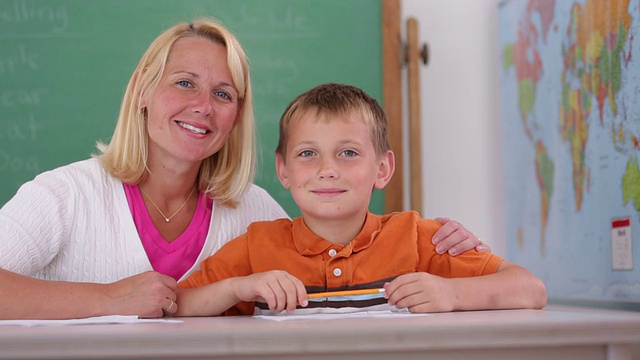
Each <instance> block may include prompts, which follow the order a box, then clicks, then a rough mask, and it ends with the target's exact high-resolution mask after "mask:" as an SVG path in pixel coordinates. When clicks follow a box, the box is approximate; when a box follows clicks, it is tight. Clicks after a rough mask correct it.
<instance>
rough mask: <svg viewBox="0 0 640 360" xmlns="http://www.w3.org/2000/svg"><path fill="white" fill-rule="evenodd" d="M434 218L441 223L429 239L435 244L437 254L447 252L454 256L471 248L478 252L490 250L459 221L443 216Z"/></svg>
mask: <svg viewBox="0 0 640 360" xmlns="http://www.w3.org/2000/svg"><path fill="white" fill-rule="evenodd" d="M435 220H436V221H438V222H439V223H441V224H442V227H441V228H440V229H438V231H436V233H435V234H433V238H432V239H431V241H432V243H433V245H436V252H437V253H438V254H444V253H446V252H448V253H449V255H451V256H456V255H459V254H462V253H463V252H466V251H469V250H472V249H476V251H478V252H491V248H490V247H489V245H487V244H485V243H483V242H482V240H480V238H478V237H477V236H475V235H473V233H472V232H471V231H469V230H467V229H466V228H465V227H464V226H463V225H462V224H460V223H459V222H457V221H455V220H450V219H449V218H445V217H438V218H435Z"/></svg>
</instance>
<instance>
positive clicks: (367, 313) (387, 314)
mask: <svg viewBox="0 0 640 360" xmlns="http://www.w3.org/2000/svg"><path fill="white" fill-rule="evenodd" d="M428 315H429V314H414V313H411V312H408V311H389V310H364V311H355V312H343V313H315V314H295V313H294V314H287V313H281V314H279V315H254V316H253V317H254V318H257V319H265V320H272V321H289V320H331V319H352V318H403V317H404V318H406V317H413V316H428Z"/></svg>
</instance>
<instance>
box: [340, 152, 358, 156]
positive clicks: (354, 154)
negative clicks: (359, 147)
mask: <svg viewBox="0 0 640 360" xmlns="http://www.w3.org/2000/svg"><path fill="white" fill-rule="evenodd" d="M342 155H344V156H346V157H354V156H357V155H358V153H357V152H355V151H353V150H344V151H343V152H342Z"/></svg>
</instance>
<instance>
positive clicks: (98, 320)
mask: <svg viewBox="0 0 640 360" xmlns="http://www.w3.org/2000/svg"><path fill="white" fill-rule="evenodd" d="M181 322H182V320H176V319H139V318H138V316H137V315H107V316H96V317H90V318H82V319H64V320H0V326H67V325H94V324H143V323H144V324H148V323H181Z"/></svg>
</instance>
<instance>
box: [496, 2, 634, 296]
mask: <svg viewBox="0 0 640 360" xmlns="http://www.w3.org/2000/svg"><path fill="white" fill-rule="evenodd" d="M639 3H640V0H583V1H579V0H571V1H569V0H529V1H523V0H510V1H503V2H501V3H500V6H499V33H500V39H499V46H500V49H501V55H502V56H501V60H502V64H501V66H502V72H501V75H502V78H501V87H502V98H501V100H502V124H503V126H502V129H503V134H502V140H503V144H502V145H503V154H504V156H503V173H504V181H505V199H506V200H505V212H506V219H505V220H506V224H507V229H506V236H507V242H508V246H507V249H508V255H507V258H508V259H509V260H511V261H514V262H516V263H518V264H521V265H523V266H525V267H527V268H528V269H530V270H531V271H533V272H534V273H535V274H536V275H538V276H539V277H541V278H542V279H543V281H545V284H546V285H547V291H548V295H549V298H550V299H565V300H567V299H568V300H572V299H574V300H588V301H610V302H611V301H613V302H621V303H626V302H631V303H640V270H639V269H638V267H636V266H634V265H635V264H634V261H635V262H637V259H638V258H639V256H640V244H639V241H640V231H638V225H639V224H640V165H639V162H638V157H639V155H640V43H638V41H637V40H636V39H637V38H640V24H639V22H640V12H639V10H638V7H639Z"/></svg>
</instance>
